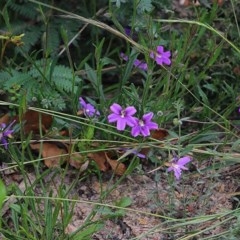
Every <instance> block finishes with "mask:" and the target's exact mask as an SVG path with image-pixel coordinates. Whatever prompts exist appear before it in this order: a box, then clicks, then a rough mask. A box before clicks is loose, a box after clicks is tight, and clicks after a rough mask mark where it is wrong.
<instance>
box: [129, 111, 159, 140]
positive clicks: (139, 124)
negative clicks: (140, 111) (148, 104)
mask: <svg viewBox="0 0 240 240" xmlns="http://www.w3.org/2000/svg"><path fill="white" fill-rule="evenodd" d="M152 118H153V113H152V112H149V113H146V114H144V115H143V117H142V119H138V118H135V124H134V126H133V127H132V130H131V134H132V136H133V137H137V136H139V135H142V136H144V137H147V136H150V130H155V129H158V124H157V123H155V122H152Z"/></svg>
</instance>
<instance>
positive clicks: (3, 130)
mask: <svg viewBox="0 0 240 240" xmlns="http://www.w3.org/2000/svg"><path fill="white" fill-rule="evenodd" d="M14 122H15V121H13V122H11V123H10V124H9V125H8V126H7V125H6V124H5V123H1V124H0V142H1V143H2V144H3V146H4V148H5V149H7V148H8V142H7V137H9V138H10V137H12V136H11V135H12V133H13V132H14V130H12V129H11V127H12V125H13V124H14Z"/></svg>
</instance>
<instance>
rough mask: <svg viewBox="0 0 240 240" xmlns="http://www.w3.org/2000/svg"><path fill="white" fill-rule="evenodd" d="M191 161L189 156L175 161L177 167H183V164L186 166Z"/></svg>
mask: <svg viewBox="0 0 240 240" xmlns="http://www.w3.org/2000/svg"><path fill="white" fill-rule="evenodd" d="M191 161H192V159H191V158H190V157H189V156H186V157H182V158H179V160H178V161H177V165H179V166H182V167H183V166H184V165H185V164H187V163H189V162H191Z"/></svg>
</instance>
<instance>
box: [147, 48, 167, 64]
mask: <svg viewBox="0 0 240 240" xmlns="http://www.w3.org/2000/svg"><path fill="white" fill-rule="evenodd" d="M150 57H151V58H153V59H155V61H156V62H157V64H159V65H163V64H166V65H170V64H171V60H170V57H171V52H170V51H166V52H164V48H163V46H158V47H157V52H156V53H154V52H151V53H150Z"/></svg>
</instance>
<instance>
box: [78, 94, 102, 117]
mask: <svg viewBox="0 0 240 240" xmlns="http://www.w3.org/2000/svg"><path fill="white" fill-rule="evenodd" d="M79 103H80V105H81V108H82V110H83V113H84V115H85V116H86V117H94V116H100V112H99V111H97V110H96V109H95V107H94V106H93V105H92V104H90V103H86V102H85V101H84V99H83V98H82V97H80V98H79Z"/></svg>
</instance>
